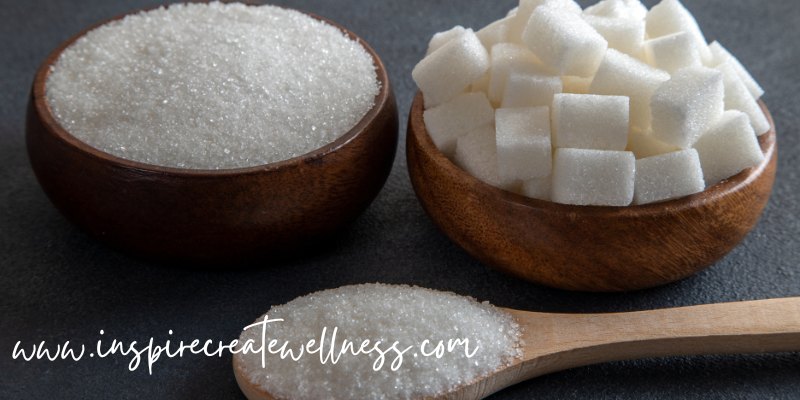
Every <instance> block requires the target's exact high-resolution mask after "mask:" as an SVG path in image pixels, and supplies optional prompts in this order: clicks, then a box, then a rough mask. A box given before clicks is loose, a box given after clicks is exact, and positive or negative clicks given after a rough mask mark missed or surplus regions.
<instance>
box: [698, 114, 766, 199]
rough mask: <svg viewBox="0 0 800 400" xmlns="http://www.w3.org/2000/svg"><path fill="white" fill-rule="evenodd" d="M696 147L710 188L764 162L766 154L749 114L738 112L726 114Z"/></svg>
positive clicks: (704, 176)
mask: <svg viewBox="0 0 800 400" xmlns="http://www.w3.org/2000/svg"><path fill="white" fill-rule="evenodd" d="M694 148H695V150H697V153H698V154H699V155H700V165H702V166H703V178H704V179H705V182H706V187H711V186H713V185H716V184H717V183H719V182H720V181H721V180H723V179H727V178H730V177H732V176H734V175H736V174H738V173H739V172H742V171H743V170H745V169H747V168H750V167H752V166H754V165H758V164H759V163H761V162H762V161H764V153H762V152H761V146H759V144H758V139H757V138H756V135H755V132H753V127H752V126H750V122H749V121H748V117H747V115H746V114H744V113H742V112H741V111H736V110H730V111H726V112H725V115H723V116H722V118H721V119H720V121H719V123H718V124H717V125H716V126H714V127H713V128H711V130H710V131H708V132H706V134H705V135H703V137H701V138H700V140H698V141H697V143H695V144H694Z"/></svg>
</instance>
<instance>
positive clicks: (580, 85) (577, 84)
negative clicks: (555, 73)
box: [561, 76, 592, 94]
mask: <svg viewBox="0 0 800 400" xmlns="http://www.w3.org/2000/svg"><path fill="white" fill-rule="evenodd" d="M591 85H592V78H581V77H579V76H562V77H561V92H563V93H575V94H587V93H589V86H591Z"/></svg>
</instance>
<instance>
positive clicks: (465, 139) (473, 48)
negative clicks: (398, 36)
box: [412, 0, 770, 206]
mask: <svg viewBox="0 0 800 400" xmlns="http://www.w3.org/2000/svg"><path fill="white" fill-rule="evenodd" d="M456 28H458V29H456ZM456 28H454V29H451V30H449V31H446V32H443V33H440V34H437V35H435V36H434V39H432V40H431V43H430V46H429V49H428V54H427V55H426V57H425V58H424V59H423V60H422V61H420V63H419V64H418V65H417V68H415V69H414V73H413V74H412V76H413V78H414V80H415V81H416V82H417V85H418V86H419V88H420V90H421V91H422V93H423V95H424V96H423V99H424V102H425V104H424V105H425V109H426V110H425V112H424V114H423V119H424V121H425V125H426V127H427V129H428V131H429V134H430V136H431V139H433V142H434V144H435V145H436V146H437V147H438V148H439V150H440V151H441V152H442V154H444V155H445V157H447V158H449V159H451V160H452V161H453V162H454V163H455V164H456V165H458V166H459V167H460V168H461V169H463V170H464V171H465V172H467V173H468V174H470V175H472V176H473V177H475V178H478V179H480V180H482V181H484V182H486V183H488V184H490V185H493V186H496V187H498V188H500V189H503V190H508V191H512V192H519V193H520V194H522V195H524V196H528V197H532V198H536V199H540V200H551V201H555V202H559V203H566V204H577V205H598V206H601V205H611V206H627V205H630V204H631V203H632V202H633V204H647V203H653V202H658V201H664V200H669V199H674V198H678V197H683V196H688V195H691V194H694V193H698V192H701V191H703V190H705V187H706V186H710V185H714V184H716V183H718V182H719V181H721V180H723V179H725V178H728V177H731V176H733V175H736V174H738V173H739V172H741V171H742V170H744V169H747V168H750V167H752V166H754V165H756V164H758V163H760V162H762V161H763V159H764V158H763V154H762V152H761V147H760V145H759V143H758V139H757V137H756V136H757V135H762V134H764V133H766V132H768V131H769V130H770V123H769V121H768V119H767V117H766V115H765V114H764V112H763V110H762V109H761V106H760V105H759V104H758V103H757V100H758V99H759V98H760V97H761V95H763V94H764V91H763V89H762V88H761V87H760V86H759V85H758V83H757V82H756V81H755V80H754V79H753V77H752V76H751V75H750V73H749V72H747V70H746V69H745V67H744V66H743V65H742V64H741V63H740V62H739V61H738V60H737V59H736V58H735V57H734V56H733V55H732V54H730V53H729V52H728V51H727V50H726V49H725V48H724V47H722V46H721V45H720V44H719V43H718V42H713V43H711V44H710V45H709V44H708V43H706V40H705V36H703V33H702V31H701V30H700V26H699V25H698V23H697V21H696V20H695V18H694V17H693V16H692V15H691V13H689V11H688V10H687V9H686V8H685V7H684V6H683V4H681V2H680V1H679V0H662V1H661V2H660V3H659V4H658V5H656V6H654V7H653V8H652V9H650V10H648V9H647V7H645V6H644V5H643V4H642V3H641V1H640V0H601V1H600V2H598V3H597V4H595V5H593V6H590V7H587V8H586V9H585V10H582V9H581V6H580V5H579V4H578V3H576V2H575V1H574V0H520V2H519V8H517V9H513V10H512V11H511V12H509V13H508V14H507V15H506V17H504V18H502V19H499V20H497V21H495V22H492V23H491V24H489V25H487V26H486V27H484V28H483V29H480V30H478V31H477V32H473V30H472V29H465V28H463V27H461V26H458V27H456ZM434 42H435V43H434ZM465 43H470V44H471V45H470V46H469V48H468V50H465V49H466V48H467V46H461V47H458V48H459V49H462V50H461V51H460V52H456V51H455V50H454V49H455V48H456V47H457V44H465ZM481 47H483V48H481ZM448 49H449V50H448ZM487 56H488V60H487ZM434 67H435V68H434ZM443 82H446V83H448V85H447V87H445V85H444V83H443ZM467 96H470V98H474V99H480V98H484V97H485V98H486V99H484V101H483V103H484V104H482V108H481V114H480V115H487V116H490V115H491V114H490V107H491V108H492V109H495V119H494V120H487V119H488V118H482V119H479V118H476V117H475V115H477V114H476V110H475V109H476V106H474V105H471V106H470V107H467V106H465V105H464V104H463V103H464V101H462V100H460V99H462V98H465V97H467ZM487 99H488V100H487ZM457 100H458V101H457ZM513 107H527V108H528V109H527V111H525V112H527V113H530V112H531V110H533V108H537V109H539V108H541V109H540V110H539V111H538V113H539V114H541V115H540V116H539V117H538V118H536V119H533V118H527V119H526V120H525V121H522V120H518V121H514V122H513V124H509V122H510V120H509V119H508V117H509V116H510V115H511V114H514V113H520V112H522V111H520V110H521V109H515V108H513ZM734 111H735V112H734ZM724 115H727V117H724ZM467 116H472V118H467ZM500 116H506V120H503V119H502V118H501V117H500ZM548 117H549V120H548ZM464 121H468V122H470V123H471V125H470V126H469V127H468V128H469V129H466V127H465V122H464ZM548 122H549V124H548ZM480 124H482V126H479V125H480ZM512 125H513V126H512ZM512 128H513V129H512ZM534 142H535V143H534ZM759 156H761V157H759ZM639 159H641V161H638V160H639ZM551 167H552V168H551ZM550 171H552V174H550ZM548 174H550V175H548ZM634 194H635V195H634Z"/></svg>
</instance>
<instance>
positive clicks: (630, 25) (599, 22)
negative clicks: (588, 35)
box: [583, 0, 645, 59]
mask: <svg viewBox="0 0 800 400" xmlns="http://www.w3.org/2000/svg"><path fill="white" fill-rule="evenodd" d="M617 1H619V2H621V1H622V0H617ZM583 19H584V20H585V21H586V22H588V23H589V25H591V26H592V28H594V29H595V30H596V31H597V32H598V33H599V34H601V35H602V36H603V38H605V39H606V40H607V41H608V47H609V48H611V49H617V50H619V51H621V52H623V53H625V54H627V55H629V56H631V57H633V58H638V59H641V58H642V46H643V45H644V30H645V23H644V21H636V20H632V19H621V18H607V17H599V16H595V15H584V17H583Z"/></svg>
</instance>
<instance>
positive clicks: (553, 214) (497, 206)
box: [406, 93, 777, 292]
mask: <svg viewBox="0 0 800 400" xmlns="http://www.w3.org/2000/svg"><path fill="white" fill-rule="evenodd" d="M759 104H760V105H761V108H762V109H763V110H764V113H765V114H766V115H767V118H768V119H769V122H770V125H771V129H770V131H769V132H767V133H765V134H763V135H761V136H760V137H759V144H760V145H761V150H762V151H763V152H764V156H765V159H764V161H763V162H762V163H761V164H759V165H756V166H754V167H752V168H748V169H746V170H744V171H742V172H741V173H739V174H738V175H736V176H733V177H731V178H728V179H726V180H724V181H722V182H720V183H719V184H717V185H714V186H712V187H710V188H707V189H706V190H705V191H703V192H701V193H697V194H693V195H690V196H686V197H682V198H679V199H674V200H669V201H664V202H660V203H654V204H647V205H639V206H628V207H602V206H575V205H566V204H558V203H553V202H549V201H543V200H537V199H532V198H528V197H525V196H522V195H518V194H514V193H511V192H507V191H504V190H501V189H498V188H496V187H493V186H491V185H489V184H486V183H484V182H482V181H480V180H478V179H476V178H474V177H472V176H470V175H469V174H467V173H466V172H464V171H463V170H461V169H460V168H458V167H457V166H455V165H454V164H453V163H452V162H451V161H450V160H448V159H447V158H445V157H444V156H443V155H442V153H440V152H439V150H438V149H437V148H436V146H435V145H434V144H433V142H432V141H431V139H430V137H429V136H428V132H427V130H426V129H425V123H424V121H423V111H424V108H423V99H422V95H421V93H417V96H416V98H415V99H414V103H413V104H412V106H411V112H410V115H409V120H408V134H407V137H406V155H407V158H408V172H409V175H410V176H411V183H412V184H413V186H414V191H415V192H416V194H417V197H418V198H419V201H420V203H421V204H422V207H423V208H424V209H425V212H426V213H427V214H428V216H429V217H430V218H431V219H432V220H433V222H434V224H436V226H437V227H438V228H439V229H440V230H441V231H442V232H444V234H445V235H447V236H448V237H449V238H450V239H451V240H452V241H453V242H455V243H456V244H457V245H458V246H460V247H461V248H462V249H464V250H465V251H466V252H467V253H469V254H470V255H472V256H473V257H475V258H476V259H478V260H479V261H481V262H483V263H484V264H486V265H488V266H490V267H492V268H494V269H496V270H498V271H500V272H503V273H506V274H508V275H511V276H514V277H517V278H520V279H524V280H527V281H530V282H534V283H538V284H541V285H546V286H551V287H555V288H560V289H567V290H579V291H590V292H620V291H631V290H639V289H645V288H650V287H654V286H659V285H663V284H666V283H670V282H673V281H677V280H679V279H682V278H685V277H687V276H690V275H692V274H694V273H697V272H699V271H700V270H702V269H704V268H706V267H708V266H709V265H711V264H713V263H715V262H716V261H718V260H719V259H721V258H722V257H723V256H725V255H726V254H727V253H728V252H730V251H731V250H733V248H734V247H736V246H737V245H738V244H739V243H740V242H741V241H742V240H743V239H744V237H745V236H747V234H748V233H749V232H750V230H751V229H753V226H755V224H756V222H758V219H759V217H760V215H761V212H762V211H763V210H764V207H765V206H766V204H767V201H768V200H769V196H770V192H771V191H772V184H773V182H774V180H775V166H776V164H777V145H776V139H775V124H774V123H773V121H772V117H771V115H770V114H769V111H768V110H767V109H766V107H765V106H764V104H763V103H762V102H760V101H759Z"/></svg>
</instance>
